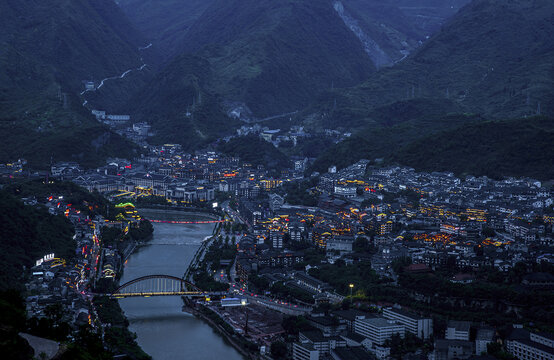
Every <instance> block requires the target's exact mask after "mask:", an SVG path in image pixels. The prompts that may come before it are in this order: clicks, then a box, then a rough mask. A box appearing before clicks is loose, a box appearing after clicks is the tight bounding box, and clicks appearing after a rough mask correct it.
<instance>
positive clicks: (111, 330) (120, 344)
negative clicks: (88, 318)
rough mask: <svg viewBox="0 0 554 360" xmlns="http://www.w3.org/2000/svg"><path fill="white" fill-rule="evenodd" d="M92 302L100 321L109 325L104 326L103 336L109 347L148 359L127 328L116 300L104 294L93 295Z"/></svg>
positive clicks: (127, 323) (135, 356)
mask: <svg viewBox="0 0 554 360" xmlns="http://www.w3.org/2000/svg"><path fill="white" fill-rule="evenodd" d="M94 304H95V306H96V309H97V311H98V316H99V317H100V320H101V321H102V323H105V324H106V323H107V324H110V325H111V326H110V327H107V328H106V330H105V337H104V340H105V341H106V343H107V344H108V346H109V347H110V349H112V350H113V351H115V352H117V353H124V354H127V355H128V356H130V357H131V358H132V359H145V360H146V359H150V356H148V355H147V354H146V353H145V352H144V351H142V349H141V348H140V347H139V346H138V345H137V342H136V335H135V334H134V333H131V332H130V331H129V330H128V329H127V326H129V321H128V320H127V318H126V317H125V316H124V315H123V311H122V310H121V307H120V306H119V303H118V302H117V300H114V299H110V298H108V297H106V296H102V297H95V298H94Z"/></svg>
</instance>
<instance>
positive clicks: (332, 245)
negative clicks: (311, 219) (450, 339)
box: [327, 236, 355, 253]
mask: <svg viewBox="0 0 554 360" xmlns="http://www.w3.org/2000/svg"><path fill="white" fill-rule="evenodd" d="M354 240H355V239H354V237H353V236H335V237H332V238H330V239H329V240H327V251H329V250H334V251H339V252H341V253H351V252H352V246H353V244H354Z"/></svg>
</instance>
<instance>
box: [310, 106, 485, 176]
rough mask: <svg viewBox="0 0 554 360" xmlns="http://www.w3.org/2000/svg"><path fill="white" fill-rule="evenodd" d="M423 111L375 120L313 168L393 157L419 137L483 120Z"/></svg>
mask: <svg viewBox="0 0 554 360" xmlns="http://www.w3.org/2000/svg"><path fill="white" fill-rule="evenodd" d="M425 103H426V102H424V103H423V104H425ZM393 105H394V104H393ZM391 106H392V105H391ZM421 106H423V105H421ZM422 113H423V114H426V115H422V116H421V117H413V118H412V117H409V118H408V117H405V118H404V119H403V120H401V121H392V125H389V124H386V123H385V122H384V121H385V120H384V119H383V120H378V121H375V123H374V124H372V125H368V126H366V127H364V128H363V129H362V130H360V131H359V132H357V133H355V134H354V135H352V137H350V138H348V139H346V140H344V141H342V142H340V143H338V144H337V145H335V146H332V147H331V148H329V149H328V150H327V151H325V152H324V153H323V154H322V155H321V156H320V157H319V158H318V159H317V160H316V161H315V163H314V164H313V166H312V170H315V171H319V172H326V171H327V168H328V167H329V166H330V165H337V167H338V168H344V167H346V166H348V165H350V164H353V163H355V162H356V161H358V160H360V159H369V160H373V159H376V158H382V157H386V156H390V155H391V154H394V153H395V152H396V151H397V150H398V149H399V148H401V147H402V146H405V145H407V144H410V143H411V142H413V141H415V140H417V139H421V138H424V137H426V136H429V135H430V134H432V133H435V132H438V131H441V130H442V131H445V130H449V129H455V128H457V127H458V126H461V125H462V124H464V123H466V122H469V121H476V120H478V119H480V117H479V116H475V115H459V114H451V115H440V114H434V115H432V112H427V110H422ZM371 122H373V120H371Z"/></svg>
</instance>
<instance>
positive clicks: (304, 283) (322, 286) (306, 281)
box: [294, 272, 332, 293]
mask: <svg viewBox="0 0 554 360" xmlns="http://www.w3.org/2000/svg"><path fill="white" fill-rule="evenodd" d="M294 278H295V280H296V283H297V284H298V285H299V286H301V287H303V288H305V289H307V290H308V291H310V292H312V293H322V292H325V291H327V290H331V289H332V287H331V285H329V284H327V283H325V282H323V281H320V280H318V279H316V278H314V277H312V276H310V275H308V274H306V273H303V272H296V273H295V274H294Z"/></svg>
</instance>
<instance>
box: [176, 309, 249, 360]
mask: <svg viewBox="0 0 554 360" xmlns="http://www.w3.org/2000/svg"><path fill="white" fill-rule="evenodd" d="M183 301H184V303H185V305H184V306H183V311H185V309H186V310H188V312H190V313H191V314H192V315H194V316H196V317H198V318H200V319H202V320H203V321H204V322H206V323H207V324H208V325H210V327H211V328H212V329H213V330H214V331H215V332H216V333H217V334H219V335H220V336H221V337H223V339H224V340H225V341H226V342H227V343H228V344H229V345H231V346H232V347H233V348H235V349H236V350H237V351H238V352H239V353H240V354H241V355H242V356H243V357H244V358H246V359H257V358H258V357H257V356H256V355H257V354H258V346H257V345H256V344H253V343H251V342H249V341H247V340H246V339H244V338H243V337H242V336H240V335H238V334H237V333H235V331H234V330H233V328H231V326H229V324H227V323H226V322H225V321H224V320H223V319H221V317H219V315H217V314H216V313H214V312H213V311H212V310H210V309H209V308H208V307H206V306H203V305H196V304H192V303H191V301H190V300H188V299H186V298H183ZM248 350H250V351H248Z"/></svg>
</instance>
